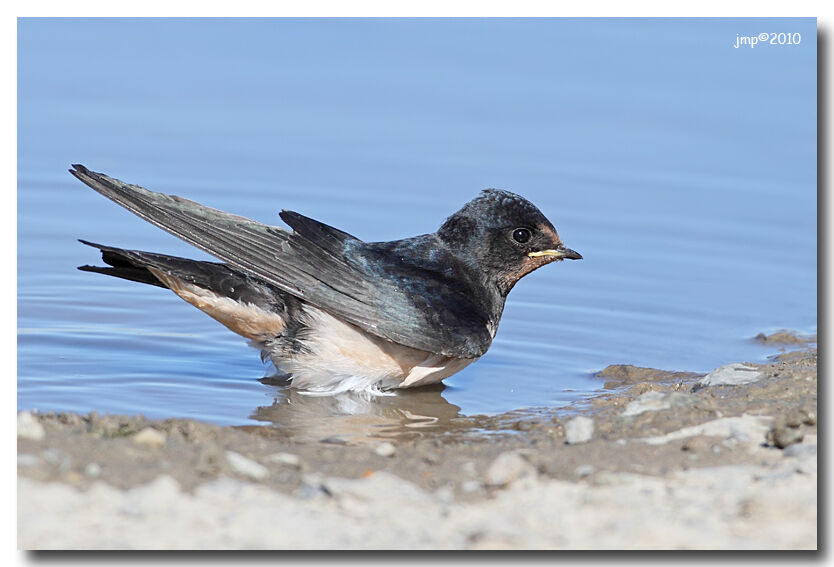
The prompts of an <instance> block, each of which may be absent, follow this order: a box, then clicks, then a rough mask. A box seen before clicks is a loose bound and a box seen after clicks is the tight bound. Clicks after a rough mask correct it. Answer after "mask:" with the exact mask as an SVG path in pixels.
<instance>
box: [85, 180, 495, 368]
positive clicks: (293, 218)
mask: <svg viewBox="0 0 834 567" xmlns="http://www.w3.org/2000/svg"><path fill="white" fill-rule="evenodd" d="M73 168H74V169H71V170H70V173H72V174H73V175H74V176H75V177H77V178H78V179H79V180H81V181H82V182H84V183H85V184H87V185H89V186H90V187H91V188H93V189H95V190H96V191H98V192H99V193H101V194H102V195H104V196H105V197H108V198H109V199H112V200H113V201H115V202H116V203H118V204H119V205H121V206H123V207H125V208H126V209H128V210H129V211H131V212H133V213H134V214H136V215H138V216H139V217H141V218H143V219H145V220H146V221H148V222H150V223H152V224H154V225H156V226H158V227H159V228H162V229H163V230H166V231H168V232H170V233H171V234H173V235H174V236H177V237H179V238H181V239H183V240H185V241H186V242H188V243H189V244H192V245H194V246H196V247H197V248H200V249H201V250H204V251H206V252H208V253H209V254H211V255H213V256H215V257H217V258H219V259H221V260H223V261H224V262H226V263H228V264H229V265H230V266H232V267H234V268H237V269H239V270H242V271H244V272H246V273H249V274H251V275H253V276H256V277H258V278H261V279H263V280H264V281H267V282H269V283H270V284H272V285H274V286H276V287H277V288H279V289H282V290H284V291H286V292H287V293H290V294H292V295H294V296H296V297H298V298H300V299H302V300H304V301H307V302H309V303H310V304H312V305H315V306H316V307H319V308H321V309H324V310H325V311H327V312H329V313H331V314H333V315H336V316H338V317H340V318H342V319H345V320H347V321H349V322H350V323H353V324H354V325H356V326H358V327H360V328H362V329H364V330H365V331H368V332H369V333H372V334H374V335H376V336H379V337H382V338H384V339H388V340H390V341H393V342H396V343H399V344H402V345H405V346H408V347H411V348H415V349H418V350H423V351H428V352H433V353H438V354H442V355H445V356H454V357H458V358H477V357H479V356H481V355H482V354H483V353H484V352H486V350H487V349H488V348H489V345H490V343H491V342H492V334H491V333H490V332H489V329H488V327H487V318H486V316H485V315H484V311H483V309H481V308H479V306H478V305H476V304H475V303H473V301H472V298H471V297H470V296H469V294H466V293H464V292H462V291H461V290H459V289H457V287H456V286H454V285H450V283H451V282H449V281H448V280H445V279H444V278H443V277H442V275H441V274H438V273H434V272H431V271H425V270H419V269H416V268H413V267H409V266H407V265H398V264H396V263H389V264H387V265H386V266H384V269H382V270H381V268H380V266H379V265H374V259H373V256H372V255H371V256H369V255H366V254H364V253H363V252H364V248H365V247H366V245H365V243H363V242H362V241H361V240H358V239H356V238H355V237H353V236H351V235H349V234H347V233H346V232H342V231H340V230H338V229H335V228H333V227H330V226H327V225H325V224H322V223H320V222H318V221H315V220H313V219H310V218H307V217H305V216H303V215H300V214H298V213H294V212H291V211H283V212H282V213H281V216H282V218H283V219H284V220H285V222H287V224H289V225H290V226H291V227H292V228H293V229H294V231H295V232H289V231H287V230H284V229H282V228H280V227H276V226H269V225H265V224H261V223H259V222H256V221H253V220H250V219H247V218H245V217H241V216H238V215H233V214H230V213H226V212H224V211H220V210H218V209H213V208H210V207H206V206H204V205H201V204H199V203H197V202H194V201H190V200H188V199H183V198H182V197H177V196H173V195H165V194H163V193H156V192H154V191H149V190H147V189H144V188H142V187H139V186H137V185H129V184H127V183H124V182H122V181H119V180H118V179H113V178H111V177H108V176H107V175H104V174H102V173H96V172H94V171H90V170H88V169H87V168H86V167H84V166H82V165H73ZM381 272H382V273H381Z"/></svg>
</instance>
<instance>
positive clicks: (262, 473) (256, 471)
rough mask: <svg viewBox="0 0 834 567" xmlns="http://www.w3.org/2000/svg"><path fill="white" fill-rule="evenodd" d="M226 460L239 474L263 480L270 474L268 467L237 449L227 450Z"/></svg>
mask: <svg viewBox="0 0 834 567" xmlns="http://www.w3.org/2000/svg"><path fill="white" fill-rule="evenodd" d="M226 460H227V461H228V462H229V465H230V466H231V467H232V469H233V470H234V471H235V472H236V473H238V474H242V475H244V476H248V477H249V478H252V479H255V480H263V479H265V478H266V477H268V476H269V469H268V468H266V467H265V466H263V465H262V464H260V463H256V462H255V461H253V460H252V459H250V458H248V457H244V456H243V455H241V454H240V453H237V452H235V451H226Z"/></svg>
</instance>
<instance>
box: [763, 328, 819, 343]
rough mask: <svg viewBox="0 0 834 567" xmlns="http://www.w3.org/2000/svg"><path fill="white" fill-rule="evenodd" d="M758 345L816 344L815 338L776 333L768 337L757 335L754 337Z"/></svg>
mask: <svg viewBox="0 0 834 567" xmlns="http://www.w3.org/2000/svg"><path fill="white" fill-rule="evenodd" d="M754 339H755V340H757V341H759V342H760V343H781V344H806V343H815V342H817V336H816V335H811V336H805V335H799V334H797V333H794V332H793V331H776V332H775V333H771V334H769V335H765V334H764V333H759V334H758V335H756V336H755V337H754Z"/></svg>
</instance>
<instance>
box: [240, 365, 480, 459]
mask: <svg viewBox="0 0 834 567" xmlns="http://www.w3.org/2000/svg"><path fill="white" fill-rule="evenodd" d="M262 382H264V383H268V384H271V385H274V386H275V400H274V402H273V403H272V405H270V406H262V407H259V408H258V409H257V410H255V412H254V413H253V414H252V416H251V419H254V420H257V421H265V422H269V423H271V424H272V425H274V426H275V427H278V428H280V430H281V432H282V434H286V435H287V436H288V437H291V438H292V439H293V440H295V441H302V442H303V441H315V442H320V441H325V442H331V443H349V444H361V443H363V442H375V441H378V440H379V439H380V438H382V439H410V438H414V437H419V436H422V435H424V434H425V433H428V432H431V433H437V432H445V431H453V430H462V429H466V428H470V427H471V426H472V424H473V420H472V419H471V418H468V417H465V416H463V415H461V413H460V410H461V408H460V407H458V406H456V405H454V404H451V403H449V402H448V401H446V399H445V398H444V397H443V395H442V392H443V391H444V390H446V389H448V387H447V386H444V385H443V384H438V385H435V386H429V387H425V388H418V389H414V390H403V391H398V392H395V393H390V394H388V395H382V396H380V395H372V394H367V393H358V392H345V393H342V394H338V395H335V396H334V395H328V396H317V395H310V394H305V393H303V392H300V391H299V390H297V389H294V388H289V387H287V385H286V384H285V383H284V382H282V381H281V380H280V379H278V380H276V379H271V378H270V379H264V380H262Z"/></svg>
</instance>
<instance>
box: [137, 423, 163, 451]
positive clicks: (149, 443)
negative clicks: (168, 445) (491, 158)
mask: <svg viewBox="0 0 834 567" xmlns="http://www.w3.org/2000/svg"><path fill="white" fill-rule="evenodd" d="M166 440H167V437H166V436H165V433H163V432H162V431H159V430H157V429H154V428H153V427H146V428H145V429H143V430H142V431H140V432H139V433H137V434H136V435H134V436H133V442H134V443H136V444H137V445H144V446H145V447H153V448H159V447H162V446H163V445H165V441H166Z"/></svg>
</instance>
